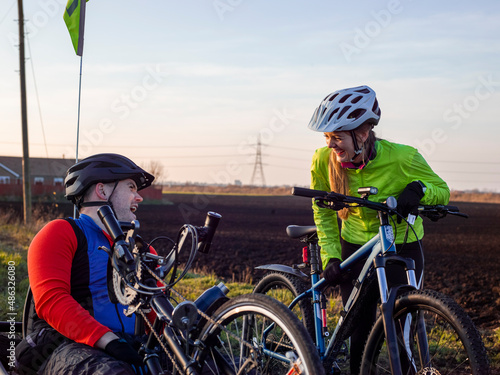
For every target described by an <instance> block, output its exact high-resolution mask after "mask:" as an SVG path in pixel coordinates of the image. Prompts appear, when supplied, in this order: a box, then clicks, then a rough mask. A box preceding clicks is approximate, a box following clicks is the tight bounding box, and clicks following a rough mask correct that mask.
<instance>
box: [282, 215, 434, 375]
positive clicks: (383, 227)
mask: <svg viewBox="0 0 500 375" xmlns="http://www.w3.org/2000/svg"><path fill="white" fill-rule="evenodd" d="M379 219H380V228H379V233H378V234H377V235H375V236H374V237H373V238H372V239H371V240H369V241H368V242H367V243H366V244H364V245H363V246H362V247H361V248H359V249H358V250H357V251H356V252H355V253H354V254H352V255H351V256H350V257H349V258H347V259H346V260H344V261H343V262H342V263H341V264H340V269H341V271H347V270H348V269H349V268H350V267H352V266H353V265H355V264H358V263H359V262H362V261H364V266H363V269H362V271H361V273H360V274H359V276H358V278H357V280H356V282H355V285H354V288H353V290H352V292H351V294H350V296H349V298H348V300H347V303H346V304H345V306H344V312H345V313H343V314H341V316H340V318H339V321H338V323H337V325H336V327H335V330H334V332H333V334H332V339H331V340H330V342H329V345H328V347H327V348H325V336H326V332H325V330H324V328H325V326H326V320H325V319H324V317H323V316H322V315H323V314H322V312H321V295H322V289H323V288H324V287H325V286H326V282H325V279H320V276H319V272H312V273H311V275H310V278H311V284H312V286H311V288H310V289H309V290H307V291H305V292H304V293H302V294H301V295H299V296H297V297H296V298H295V299H294V300H293V301H292V303H291V304H290V305H289V308H290V309H293V307H294V306H295V305H296V304H297V303H299V301H301V300H302V299H304V298H311V300H312V301H313V304H314V327H315V333H316V345H317V348H318V351H319V353H320V357H321V359H322V360H323V359H324V358H326V357H327V356H328V355H329V354H330V351H331V350H332V349H333V346H334V344H335V342H336V338H337V334H338V331H339V329H340V328H341V326H342V324H343V322H344V320H345V317H346V316H347V315H348V314H349V311H351V309H352V307H353V306H354V304H355V303H356V301H357V298H358V296H359V292H360V290H361V286H362V285H363V282H364V281H365V280H366V277H367V275H368V273H369V271H370V270H371V269H372V268H373V267H374V268H375V269H376V273H377V279H378V286H379V292H380V298H381V306H380V308H381V312H382V315H383V317H384V322H385V324H384V326H385V334H386V338H387V342H395V341H393V340H397V332H396V327H395V324H394V321H393V319H392V311H393V307H394V303H395V299H396V297H397V295H398V291H399V289H400V288H401V287H405V288H411V289H417V281H416V277H415V264H414V261H413V260H412V259H408V258H403V257H400V256H398V255H396V248H395V243H394V233H393V229H392V226H391V225H390V224H389V215H388V214H387V213H386V212H382V211H379ZM313 246H316V247H317V246H318V245H317V244H313ZM312 253H313V254H318V252H317V251H314V249H313V251H312ZM314 257H317V255H314ZM365 258H366V260H365ZM315 260H316V259H312V261H315ZM389 262H390V263H397V264H400V265H402V266H404V267H405V269H406V274H407V280H408V284H407V285H402V286H396V287H393V288H389V285H388V283H387V278H386V273H385V266H386V264H387V263H389ZM311 263H312V262H311ZM421 323H422V325H421V326H420V329H419V331H420V332H421V334H420V335H419V337H420V338H421V341H420V342H421V343H422V345H424V346H426V340H424V338H425V337H426V336H425V326H424V325H423V320H422V321H421ZM389 349H390V352H389V358H390V361H391V368H392V369H393V374H397V373H401V365H400V362H399V353H398V351H397V350H394V348H391V346H390V348H389ZM424 352H425V353H428V348H426V350H425V351H424ZM425 362H426V363H428V362H429V359H428V358H425Z"/></svg>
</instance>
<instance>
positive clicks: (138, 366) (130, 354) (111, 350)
mask: <svg viewBox="0 0 500 375" xmlns="http://www.w3.org/2000/svg"><path fill="white" fill-rule="evenodd" d="M104 351H105V352H106V353H108V354H109V355H110V356H112V357H114V358H116V359H118V360H119V361H123V362H126V363H128V364H129V365H130V366H132V368H133V369H134V372H135V373H136V374H139V375H145V374H147V370H148V369H147V367H146V365H145V364H144V362H143V360H142V358H141V356H140V355H139V353H137V350H135V349H134V348H133V347H132V345H130V344H129V343H128V342H127V341H125V340H124V339H118V340H113V341H110V342H109V343H108V345H106V347H105V348H104Z"/></svg>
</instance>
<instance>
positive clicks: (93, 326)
mask: <svg viewBox="0 0 500 375" xmlns="http://www.w3.org/2000/svg"><path fill="white" fill-rule="evenodd" d="M153 180H154V176H152V175H151V174H149V173H147V172H146V171H144V170H143V169H142V168H140V167H138V166H137V165H136V164H135V163H133V162H132V161H131V160H129V159H128V158H126V157H124V156H121V155H117V154H98V155H94V156H90V157H88V158H86V159H83V160H82V161H80V162H78V163H77V164H75V165H74V166H72V167H71V168H70V169H69V170H68V171H67V174H66V178H65V189H66V198H67V199H69V200H71V201H72V202H73V203H74V204H75V205H76V206H77V207H78V209H79V212H80V215H79V218H78V219H71V218H69V219H58V220H54V221H52V222H50V223H48V224H47V225H46V226H45V227H44V228H43V229H42V230H40V232H39V233H38V234H37V235H36V236H35V238H34V239H33V241H32V243H31V245H30V248H29V251H28V273H29V279H30V286H31V290H32V292H33V299H34V302H35V310H36V314H35V315H34V317H33V321H34V323H33V328H34V331H33V333H31V334H30V335H28V336H27V338H25V340H23V342H24V346H23V345H20V346H18V350H17V354H16V356H17V359H18V362H19V369H20V372H21V373H35V371H38V373H39V374H40V373H42V374H142V373H145V366H144V364H143V361H142V359H141V357H140V356H139V355H138V353H137V351H136V350H135V349H134V348H133V346H132V340H131V337H132V336H131V335H132V334H133V333H134V325H135V316H134V315H133V316H130V317H127V316H125V315H124V313H123V310H124V308H125V306H122V305H120V304H113V303H112V302H111V301H110V299H109V297H108V291H107V274H108V254H107V253H106V252H105V251H103V250H99V249H98V248H99V247H100V246H105V247H107V248H110V246H112V240H111V237H110V236H109V234H108V233H107V232H106V229H105V227H104V225H103V223H102V222H101V220H100V219H99V217H98V215H97V210H98V208H99V207H100V206H103V205H109V206H111V208H112V209H113V211H114V213H115V216H116V218H117V219H118V220H121V221H129V222H130V221H132V220H135V218H136V216H135V212H136V211H137V208H138V206H139V203H140V202H142V200H143V199H142V197H141V196H140V195H139V193H138V191H139V190H141V189H144V188H146V187H148V186H149V185H151V183H152V182H153ZM23 342H22V343H23ZM26 344H29V345H26ZM23 347H24V348H26V350H23ZM28 349H29V350H28ZM38 352H39V353H38ZM33 353H37V355H34V354H33ZM34 356H35V357H34Z"/></svg>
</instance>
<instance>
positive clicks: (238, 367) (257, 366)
mask: <svg viewBox="0 0 500 375" xmlns="http://www.w3.org/2000/svg"><path fill="white" fill-rule="evenodd" d="M212 319H213V321H215V322H217V324H215V323H214V322H207V324H206V325H205V327H204V328H203V330H202V332H201V334H200V336H199V339H200V342H201V343H202V344H201V347H202V348H203V350H202V351H201V353H200V354H199V356H198V358H197V360H198V362H199V363H200V364H202V366H203V368H202V369H201V370H202V372H203V374H205V373H209V374H211V373H213V374H219V373H224V374H226V373H229V374H236V373H238V374H252V375H253V374H256V375H257V374H269V375H271V374H272V375H279V374H289V373H290V374H293V373H296V374H299V373H301V374H309V375H321V374H324V371H323V368H322V366H321V365H320V363H321V362H320V359H319V355H318V352H317V350H316V347H315V346H314V344H313V342H312V340H311V338H310V336H309V335H308V333H307V331H306V330H305V328H304V326H302V325H301V324H300V322H299V321H298V318H297V317H296V316H295V315H293V313H292V312H291V311H290V310H289V309H288V308H287V307H286V306H285V305H283V304H282V303H280V302H278V301H276V300H274V299H272V298H271V297H268V296H266V295H262V294H245V295H240V296H237V297H235V298H232V299H230V300H229V301H227V302H226V303H224V305H222V306H221V307H220V308H219V309H218V310H217V311H216V312H215V313H214V314H213V315H212ZM271 324H273V326H272V330H271V331H270V332H267V333H268V335H267V336H266V337H265V338H264V335H263V333H264V332H265V328H268V327H269V326H270V325H271ZM221 326H222V327H224V328H221ZM227 331H229V332H231V333H234V334H235V335H237V336H238V337H239V338H241V339H242V340H243V342H244V343H246V344H242V343H241V342H240V341H238V340H236V339H235V338H234V337H233V336H232V335H230V334H229V333H228V332H227ZM247 344H250V347H251V348H250V347H249V346H248V345H247ZM264 347H265V348H267V350H269V351H270V352H265V350H264ZM274 356H281V357H290V358H293V359H292V363H294V364H295V366H298V367H300V368H301V371H297V372H293V371H291V369H292V365H291V364H290V363H284V362H283V361H281V360H279V359H277V358H274Z"/></svg>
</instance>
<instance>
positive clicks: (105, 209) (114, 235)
mask: <svg viewBox="0 0 500 375" xmlns="http://www.w3.org/2000/svg"><path fill="white" fill-rule="evenodd" d="M97 215H98V216H99V219H101V221H102V223H103V224H104V226H105V227H106V230H107V231H108V233H109V235H110V236H111V239H112V240H113V241H119V240H122V239H124V238H125V234H124V233H123V230H122V228H121V227H120V224H119V223H118V220H116V217H115V214H114V213H113V210H112V209H111V207H109V206H107V205H106V206H102V207H100V208H99V209H98V210H97Z"/></svg>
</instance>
